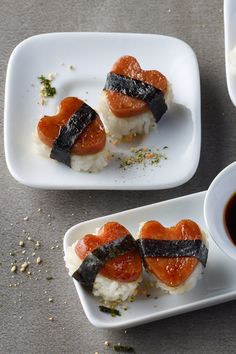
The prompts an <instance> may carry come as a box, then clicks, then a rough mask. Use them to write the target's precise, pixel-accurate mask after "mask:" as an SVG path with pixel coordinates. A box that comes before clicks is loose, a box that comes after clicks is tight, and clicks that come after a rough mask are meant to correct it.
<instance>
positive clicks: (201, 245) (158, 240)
mask: <svg viewBox="0 0 236 354" xmlns="http://www.w3.org/2000/svg"><path fill="white" fill-rule="evenodd" d="M138 242H139V246H140V250H141V253H142V257H143V260H144V265H145V268H146V270H147V271H148V272H149V273H151V274H152V275H153V276H154V278H155V279H156V282H157V287H159V286H160V287H161V288H162V289H164V290H167V291H168V292H169V293H171V294H176V293H183V292H185V291H188V290H190V289H192V288H193V287H194V286H195V284H196V282H197V280H198V278H200V276H201V274H202V271H203V269H204V267H205V266H206V262H207V256H208V249H207V240H206V236H205V234H204V233H203V232H202V231H201V230H200V228H199V226H198V225H197V224H196V223H195V222H194V221H192V220H181V221H180V222H179V223H178V224H176V225H175V226H172V227H170V228H166V227H164V226H163V225H162V224H160V223H159V222H157V221H147V222H145V223H144V224H142V225H141V228H140V231H139V241H138Z"/></svg>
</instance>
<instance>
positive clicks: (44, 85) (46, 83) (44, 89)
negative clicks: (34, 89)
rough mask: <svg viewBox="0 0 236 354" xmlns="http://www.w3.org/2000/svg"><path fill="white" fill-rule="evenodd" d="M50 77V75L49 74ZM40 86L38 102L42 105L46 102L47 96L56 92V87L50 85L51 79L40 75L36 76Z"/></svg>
mask: <svg viewBox="0 0 236 354" xmlns="http://www.w3.org/2000/svg"><path fill="white" fill-rule="evenodd" d="M50 77H51V76H50ZM38 79H39V81H40V83H41V87H40V92H39V95H40V103H41V104H42V105H44V104H46V103H47V99H46V98H47V97H53V96H55V94H56V88H55V87H52V86H51V81H52V79H51V80H50V79H46V77H45V76H43V75H41V76H39V77H38Z"/></svg>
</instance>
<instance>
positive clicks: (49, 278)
mask: <svg viewBox="0 0 236 354" xmlns="http://www.w3.org/2000/svg"><path fill="white" fill-rule="evenodd" d="M39 270H40V269H39ZM46 279H47V280H52V279H54V278H53V277H46Z"/></svg>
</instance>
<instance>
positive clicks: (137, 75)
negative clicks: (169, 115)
mask: <svg viewBox="0 0 236 354" xmlns="http://www.w3.org/2000/svg"><path fill="white" fill-rule="evenodd" d="M111 72H113V73H115V74H118V75H122V76H126V77H129V78H131V79H136V80H140V81H143V82H146V83H147V84H150V85H152V86H154V87H156V88H157V89H159V90H161V91H162V92H163V93H164V94H165V93H166V92H167V79H166V77H165V76H164V75H162V74H161V73H160V72H159V71H157V70H143V69H141V67H140V65H139V63H138V61H137V60H136V59H135V58H134V57H132V56H129V55H125V56H123V57H121V58H120V59H118V60H117V61H116V62H115V64H114V65H113V67H112V70H111ZM106 95H107V101H108V105H109V107H110V109H111V111H112V112H113V113H114V115H115V116H117V117H119V118H127V117H131V116H135V115H137V114H140V113H143V112H145V111H147V110H148V106H147V104H146V103H145V102H143V101H141V100H139V99H137V98H133V97H129V96H126V95H124V94H122V93H118V92H114V91H111V90H108V91H106Z"/></svg>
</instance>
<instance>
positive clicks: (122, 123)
mask: <svg viewBox="0 0 236 354" xmlns="http://www.w3.org/2000/svg"><path fill="white" fill-rule="evenodd" d="M172 100H173V94H172V89H171V85H170V83H169V82H168V90H167V93H166V94H165V103H166V105H167V107H168V109H169V108H170V106H171V103H172ZM97 112H98V113H99V116H100V118H101V120H102V122H103V124H104V126H105V129H106V132H107V133H108V134H109V135H110V136H111V140H112V141H120V140H121V139H122V138H123V137H125V136H135V135H137V134H148V133H149V132H150V131H151V130H153V129H155V128H156V126H157V124H156V121H155V118H154V117H153V114H152V112H151V111H150V110H149V111H147V112H144V113H141V114H138V115H136V116H132V117H127V118H118V117H116V116H115V115H114V114H113V113H112V111H111V109H110V107H109V105H108V103H107V98H106V92H105V91H103V92H102V95H101V98H100V101H99V105H98V107H97Z"/></svg>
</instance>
